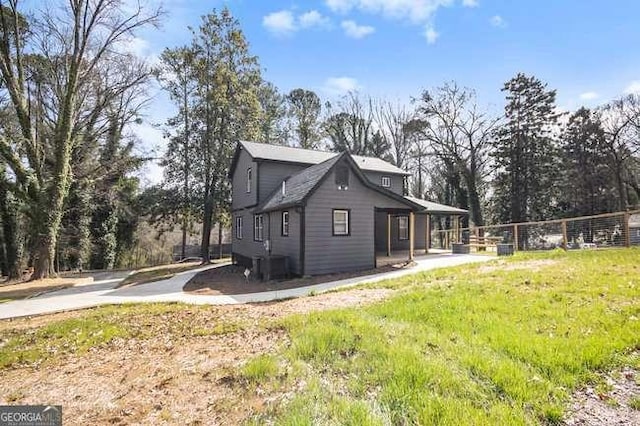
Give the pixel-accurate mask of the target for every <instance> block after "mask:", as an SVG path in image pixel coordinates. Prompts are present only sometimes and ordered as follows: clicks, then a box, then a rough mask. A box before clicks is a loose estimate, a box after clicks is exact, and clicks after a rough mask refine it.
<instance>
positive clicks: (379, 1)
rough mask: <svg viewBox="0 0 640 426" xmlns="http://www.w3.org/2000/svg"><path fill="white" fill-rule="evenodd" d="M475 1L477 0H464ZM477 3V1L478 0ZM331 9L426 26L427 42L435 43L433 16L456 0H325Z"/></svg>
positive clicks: (466, 0)
mask: <svg viewBox="0 0 640 426" xmlns="http://www.w3.org/2000/svg"><path fill="white" fill-rule="evenodd" d="M464 1H465V2H466V3H469V4H470V3H473V2H475V0H464ZM476 3H477V2H476ZM325 4H326V5H327V7H328V8H329V9H331V10H332V11H333V12H336V13H343V14H346V13H348V12H350V11H352V10H357V11H359V12H365V13H370V14H374V15H381V16H383V17H385V18H387V19H396V20H400V21H405V22H409V23H411V24H414V25H422V26H424V28H425V35H427V42H429V43H434V42H435V40H436V39H437V38H438V33H436V32H435V30H434V29H433V18H434V16H435V13H436V12H437V11H438V9H440V8H441V7H448V6H451V5H453V4H454V0H325Z"/></svg>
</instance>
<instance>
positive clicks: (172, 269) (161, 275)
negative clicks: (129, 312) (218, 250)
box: [118, 262, 202, 288]
mask: <svg viewBox="0 0 640 426" xmlns="http://www.w3.org/2000/svg"><path fill="white" fill-rule="evenodd" d="M201 266H202V264H201V263H200V262H186V263H173V264H171V265H161V266H153V267H150V268H144V269H139V270H137V271H136V272H134V273H132V274H131V275H129V276H127V277H126V278H125V279H124V280H122V282H120V283H119V284H118V288H120V287H128V286H134V285H138V284H146V283H151V282H154V281H161V280H168V279H169V278H173V277H174V276H175V275H176V274H179V273H180V272H186V271H191V270H192V269H197V268H199V267H201Z"/></svg>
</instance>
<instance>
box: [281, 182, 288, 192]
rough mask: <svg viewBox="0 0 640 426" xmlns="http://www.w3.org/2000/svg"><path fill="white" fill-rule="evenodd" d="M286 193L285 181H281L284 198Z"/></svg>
mask: <svg viewBox="0 0 640 426" xmlns="http://www.w3.org/2000/svg"><path fill="white" fill-rule="evenodd" d="M286 193H287V181H286V180H283V181H282V196H284V195H285V194H286Z"/></svg>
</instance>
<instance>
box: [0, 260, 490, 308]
mask: <svg viewBox="0 0 640 426" xmlns="http://www.w3.org/2000/svg"><path fill="white" fill-rule="evenodd" d="M491 259H494V258H493V257H489V256H477V255H451V254H446V255H435V256H425V257H422V258H417V259H416V263H417V265H416V266H414V267H412V268H409V269H400V270H397V271H392V272H385V273H380V274H376V275H367V276H363V277H355V278H349V279H345V280H340V281H332V282H327V283H322V284H316V285H311V286H306V287H298V288H292V289H287V290H279V291H277V290H276V291H267V292H262V293H249V294H234V295H216V296H205V295H194V294H187V293H184V292H183V291H182V287H183V286H184V285H185V284H186V283H187V281H189V280H190V279H191V278H192V277H193V276H194V275H196V274H197V273H198V272H201V271H204V270H207V269H210V268H217V267H220V266H224V265H227V263H222V264H217V265H211V266H205V267H202V268H199V269H194V270H191V271H187V272H182V273H179V274H176V275H175V276H174V277H172V278H170V279H167V280H163V281H156V282H153V283H149V284H140V285H137V286H133V287H125V288H120V289H116V288H115V287H116V286H117V284H118V283H119V282H120V281H121V280H122V279H124V277H122V278H112V279H107V280H101V281H95V282H93V283H91V284H85V285H82V286H75V287H71V288H68V289H64V290H60V291H55V292H51V293H46V294H43V295H41V296H38V297H34V298H32V299H25V300H16V301H13V302H6V303H0V319H6V318H16V317H22V316H29V315H40V314H48V313H53V312H59V311H68V310H75V309H83V308H89V307H94V306H99V305H108V304H119V303H143V302H183V303H192V304H199V305H203V304H211V305H229V304H238V303H251V302H267V301H272V300H278V299H286V298H291V297H301V296H307V295H308V294H309V293H312V292H314V293H320V292H323V291H327V290H331V289H335V288H338V287H349V286H355V285H358V284H362V283H370V282H377V281H382V280H386V279H391V278H398V277H401V276H404V275H409V274H415V273H417V272H422V271H427V270H430V269H436V268H444V267H448V266H456V265H462V264H465V263H474V262H484V261H488V260H491Z"/></svg>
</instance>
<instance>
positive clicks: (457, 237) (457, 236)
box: [454, 215, 460, 243]
mask: <svg viewBox="0 0 640 426" xmlns="http://www.w3.org/2000/svg"><path fill="white" fill-rule="evenodd" d="M454 238H455V241H454V242H456V243H459V242H460V215H456V217H455V236H454Z"/></svg>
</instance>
